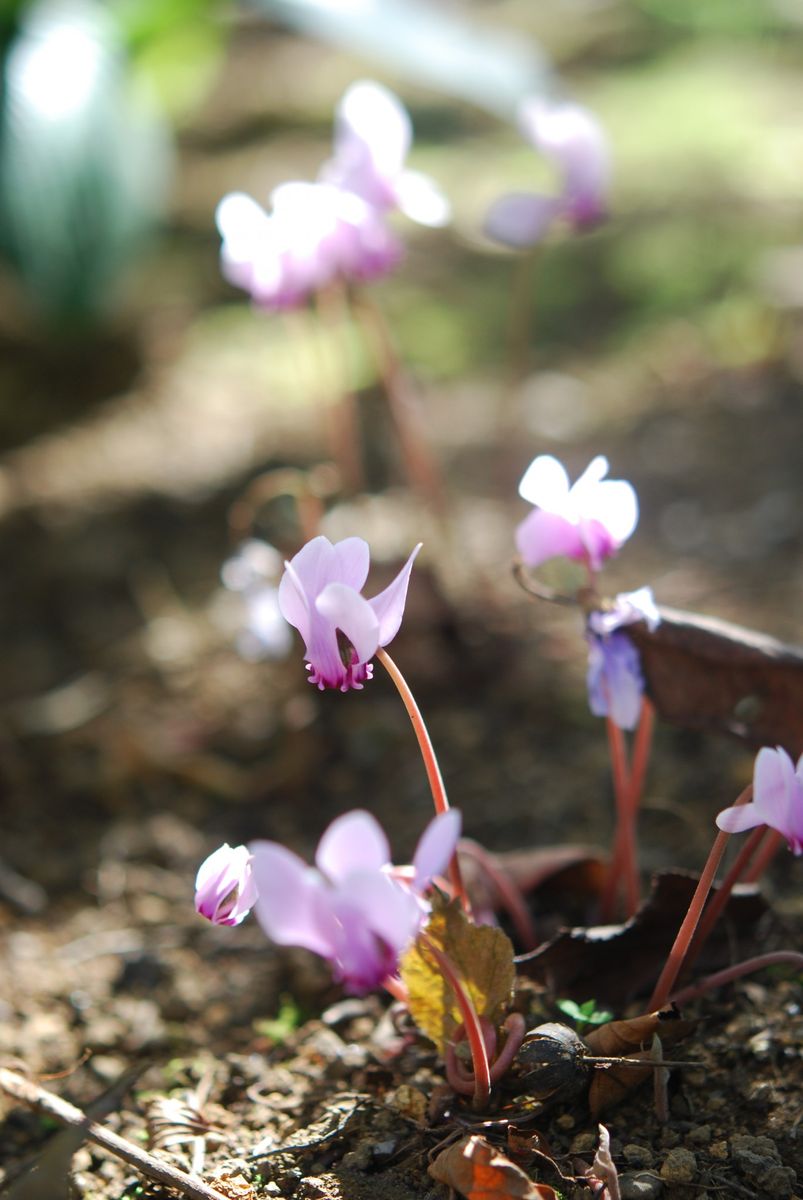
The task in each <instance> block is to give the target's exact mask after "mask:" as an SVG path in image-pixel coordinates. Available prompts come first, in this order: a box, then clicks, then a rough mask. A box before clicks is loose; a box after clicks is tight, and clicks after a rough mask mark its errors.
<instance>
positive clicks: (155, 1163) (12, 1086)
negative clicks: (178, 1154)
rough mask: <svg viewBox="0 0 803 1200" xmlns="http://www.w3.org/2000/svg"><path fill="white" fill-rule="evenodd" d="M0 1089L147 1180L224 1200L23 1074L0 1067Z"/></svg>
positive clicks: (205, 1199) (204, 1199) (193, 1196)
mask: <svg viewBox="0 0 803 1200" xmlns="http://www.w3.org/2000/svg"><path fill="white" fill-rule="evenodd" d="M0 1091H2V1092H5V1094H6V1095H7V1096H10V1097H11V1098H12V1099H14V1100H18V1101H19V1102H20V1104H25V1105H27V1106H28V1108H32V1109H34V1110H35V1111H36V1112H40V1113H43V1114H45V1115H46V1116H48V1117H52V1118H53V1119H54V1120H56V1121H59V1122H60V1123H61V1124H62V1125H67V1126H69V1127H71V1128H73V1129H80V1130H81V1131H82V1132H83V1134H84V1138H85V1139H86V1140H87V1141H90V1142H95V1143H96V1144H97V1145H98V1146H101V1147H102V1148H103V1149H104V1150H107V1151H108V1152H109V1153H110V1154H114V1155H115V1156H116V1157H117V1158H121V1159H122V1160H123V1161H124V1162H127V1163H129V1165H130V1166H132V1167H134V1168H136V1170H137V1171H140V1172H141V1173H142V1174H143V1175H146V1176H147V1177H148V1178H149V1179H156V1180H158V1181H159V1183H164V1184H166V1186H167V1187H172V1188H175V1189H176V1191H178V1192H181V1193H182V1194H183V1195H185V1196H189V1197H190V1200H225V1197H224V1196H222V1195H221V1193H220V1192H216V1191H215V1189H214V1188H211V1187H209V1186H208V1185H207V1184H205V1183H203V1182H202V1180H200V1179H192V1178H191V1177H190V1176H189V1175H187V1174H185V1173H184V1171H179V1170H178V1168H177V1167H172V1166H170V1164H169V1163H166V1162H161V1161H160V1160H159V1159H158V1158H154V1156H153V1155H152V1154H148V1153H147V1151H145V1150H142V1149H141V1148H140V1147H139V1146H135V1145H134V1143H133V1142H129V1141H128V1140H127V1139H126V1138H123V1137H120V1135H119V1134H118V1133H113V1132H112V1130H110V1129H105V1128H104V1126H102V1125H98V1124H97V1123H96V1122H95V1121H92V1120H91V1119H90V1118H89V1117H87V1115H86V1113H83V1112H82V1111H81V1109H80V1108H76V1107H75V1105H74V1104H70V1103H69V1101H67V1100H62V1099H61V1097H60V1096H55V1095H54V1094H53V1093H52V1092H48V1091H46V1090H45V1089H44V1088H43V1087H40V1086H39V1084H38V1083H33V1082H32V1081H31V1080H30V1079H25V1078H23V1076H22V1075H17V1074H16V1072H14V1071H9V1070H7V1069H6V1068H5V1067H0Z"/></svg>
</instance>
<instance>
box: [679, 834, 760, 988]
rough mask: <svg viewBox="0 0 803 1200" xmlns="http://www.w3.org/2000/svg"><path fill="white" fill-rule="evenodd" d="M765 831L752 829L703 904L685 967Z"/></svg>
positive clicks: (692, 960)
mask: <svg viewBox="0 0 803 1200" xmlns="http://www.w3.org/2000/svg"><path fill="white" fill-rule="evenodd" d="M766 832H767V827H766V825H759V827H758V829H754V830H753V831H752V833H751V834H750V836H749V837H748V838H747V839H746V840H745V842H744V843H743V845H742V848H741V849H740V851H739V853H738V854H737V855H736V858H735V859H734V860H733V863H732V864H731V867H730V869H729V870H728V873H727V875H726V876H725V878H724V879H723V880H722V883H721V884H720V885H719V887H718V888H717V891H716V893H715V895H713V896H712V897H711V899H710V901H709V903H708V904H706V906H705V911H704V912H703V915H702V917H701V919H700V924H699V925H698V927H697V932H696V933H695V935H694V939H693V941H692V944H691V945H690V946H689V952H688V954H687V955H686V968H687V970H688V969H689V968H691V967H692V966H693V965H694V964H695V963H696V962H697V959H698V958H699V957H700V954H701V953H702V950H703V947H704V946H705V943H706V942H707V941H708V938H709V936H710V934H711V931H712V929H713V928H714V926H715V925H716V923H717V921H718V920H719V918H720V917H721V916H722V913H723V911H724V909H725V905H726V904H727V903H728V900H730V896H731V892H732V891H733V888H734V885H735V884H737V883H738V882H739V880H740V879H741V877H742V875H743V873H744V871H745V870H746V868H747V867H748V866H749V863H750V860H751V858H752V857H753V855H754V854H755V853H756V850H757V849H758V847H759V844H760V843H761V841H762V840H763V838H764V835H765V833H766Z"/></svg>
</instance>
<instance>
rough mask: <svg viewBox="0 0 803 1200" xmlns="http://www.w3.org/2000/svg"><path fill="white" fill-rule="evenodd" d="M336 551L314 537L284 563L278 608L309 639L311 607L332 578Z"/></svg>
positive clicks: (325, 539) (322, 538) (326, 542)
mask: <svg viewBox="0 0 803 1200" xmlns="http://www.w3.org/2000/svg"><path fill="white" fill-rule="evenodd" d="M334 564H335V552H334V547H333V545H332V543H331V542H330V541H329V539H328V538H325V537H315V538H313V539H312V541H310V542H307V544H306V546H302V548H301V549H300V550H299V552H298V554H296V555H294V556H293V558H291V559H290V562H289V563H285V572H284V575H283V576H282V579H281V583H280V584H279V608H280V609H281V612H282V616H283V617H284V619H285V621H289V622H290V624H291V625H294V626H295V627H296V629H297V630H298V631H299V632H300V633H301V636H302V637H303V638H304V640H305V641H306V640H307V633H305V630H307V631H308V630H309V624H310V608H311V606H312V605H313V603H314V602H315V598H316V596H317V595H318V594H319V593H320V592H321V591H322V590H323V588H324V587H326V584H327V583H329V582H330V580H331V579H332V575H333V570H334Z"/></svg>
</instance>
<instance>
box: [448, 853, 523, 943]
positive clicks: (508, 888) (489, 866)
mask: <svg viewBox="0 0 803 1200" xmlns="http://www.w3.org/2000/svg"><path fill="white" fill-rule="evenodd" d="M458 850H459V852H460V853H461V854H464V855H467V856H468V857H469V858H473V859H474V861H475V862H476V863H477V865H478V866H479V868H480V870H482V871H484V872H485V874H486V875H487V876H488V878H489V880H490V881H491V885H492V886H493V887H494V888H496V891H497V893H498V897H499V902H500V903H501V904H502V905H503V906H504V908H506V909H507V912H508V916H509V917H510V920H511V922H512V923H513V928H514V929H515V931H516V936H517V938H518V939H519V942H520V943H521V946H522V950H534V949H535V947H536V946H537V945H538V939H537V937H536V934H535V925H534V923H533V918H532V915H531V913H530V910H529V908H528V907H527V903H526V901H525V899H524V896H523V895H522V892H521V889H520V888H519V887H517V886H516V884H515V883H514V882H513V880H512V879H511V878H510V876H509V875H508V874H507V872H506V871H505V870H504V869H503V868H502V867H501V866H500V865H499V863H498V862H497V860H496V856H495V855H493V854H490V853H489V852H488V851H487V850H486V849H485V847H484V846H481V845H480V843H479V842H474V841H472V840H471V839H470V838H462V839H461V841H460V845H459V846H458Z"/></svg>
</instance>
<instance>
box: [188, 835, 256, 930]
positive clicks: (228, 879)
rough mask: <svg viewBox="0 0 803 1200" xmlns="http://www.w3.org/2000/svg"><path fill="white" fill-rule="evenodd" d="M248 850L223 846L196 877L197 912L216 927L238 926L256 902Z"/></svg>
mask: <svg viewBox="0 0 803 1200" xmlns="http://www.w3.org/2000/svg"><path fill="white" fill-rule="evenodd" d="M256 895H257V892H256V885H255V884H254V880H253V876H252V873H251V856H250V854H249V852H248V848H247V847H246V846H230V845H229V844H228V842H224V844H223V845H222V846H219V847H218V849H217V850H215V852H214V853H213V854H210V855H209V857H208V858H206V859H205V860H204V862H202V863H201V865H200V867H199V868H198V874H197V875H196V877H195V909H196V911H197V912H198V913H200V914H201V916H202V917H206V919H207V920H208V921H212V922H214V924H215V925H239V924H240V922H241V921H242V920H243V918H244V917H246V916H247V915H248V913H249V912H250V911H251V909H252V908H253V905H254V901H255V900H256Z"/></svg>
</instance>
